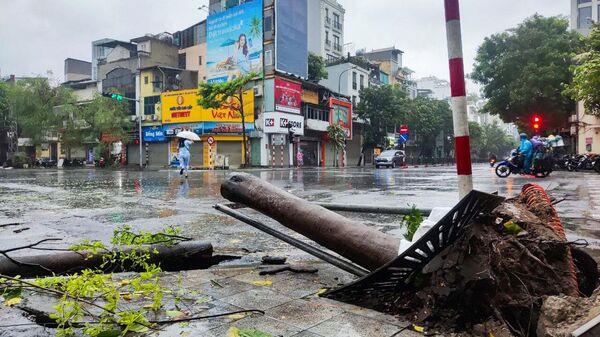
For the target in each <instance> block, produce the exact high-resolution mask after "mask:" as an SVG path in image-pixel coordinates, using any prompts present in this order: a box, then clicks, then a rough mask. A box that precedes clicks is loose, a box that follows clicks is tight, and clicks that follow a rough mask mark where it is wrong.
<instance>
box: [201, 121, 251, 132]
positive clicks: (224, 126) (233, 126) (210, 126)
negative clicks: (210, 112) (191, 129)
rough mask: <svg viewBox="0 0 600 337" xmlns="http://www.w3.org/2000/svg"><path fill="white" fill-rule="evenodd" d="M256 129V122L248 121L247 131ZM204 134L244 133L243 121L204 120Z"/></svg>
mask: <svg viewBox="0 0 600 337" xmlns="http://www.w3.org/2000/svg"><path fill="white" fill-rule="evenodd" d="M252 130H254V123H246V132H250V131H252ZM203 131H204V132H203V133H204V134H235V135H241V134H242V123H219V122H204V129H203Z"/></svg>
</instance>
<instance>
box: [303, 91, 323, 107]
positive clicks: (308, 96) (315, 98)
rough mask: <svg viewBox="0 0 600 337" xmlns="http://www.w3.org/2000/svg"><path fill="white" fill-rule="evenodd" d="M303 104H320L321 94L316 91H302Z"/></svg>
mask: <svg viewBox="0 0 600 337" xmlns="http://www.w3.org/2000/svg"><path fill="white" fill-rule="evenodd" d="M302 102H306V103H312V104H319V94H318V93H317V92H316V91H310V90H307V89H304V90H302Z"/></svg>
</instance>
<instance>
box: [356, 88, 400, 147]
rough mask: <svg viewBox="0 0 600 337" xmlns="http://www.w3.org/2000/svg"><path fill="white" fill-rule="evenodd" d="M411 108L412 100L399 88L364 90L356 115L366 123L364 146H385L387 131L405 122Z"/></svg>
mask: <svg viewBox="0 0 600 337" xmlns="http://www.w3.org/2000/svg"><path fill="white" fill-rule="evenodd" d="M410 108H411V102H410V99H409V98H408V95H407V93H406V92H405V91H404V90H402V88H401V87H399V86H396V85H384V86H381V87H374V86H373V87H368V88H364V89H362V90H361V91H360V102H359V103H358V106H357V107H356V115H357V117H358V118H361V119H363V120H365V121H366V125H365V135H364V137H365V140H364V144H365V145H371V146H384V145H385V144H386V140H385V139H386V137H387V130H388V129H392V128H393V127H394V126H395V125H396V124H400V123H401V122H402V121H403V120H405V119H406V118H407V115H408V114H409V112H410Z"/></svg>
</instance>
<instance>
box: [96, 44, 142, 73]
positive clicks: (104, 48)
mask: <svg viewBox="0 0 600 337" xmlns="http://www.w3.org/2000/svg"><path fill="white" fill-rule="evenodd" d="M117 47H121V48H125V49H129V50H132V51H133V50H135V45H134V44H132V43H129V42H125V41H119V40H115V39H108V38H106V39H100V40H96V41H93V42H92V80H95V81H97V80H98V62H99V61H100V60H104V59H106V57H107V56H108V54H110V53H111V52H112V51H113V49H115V48H117Z"/></svg>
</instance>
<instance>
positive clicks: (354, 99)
mask: <svg viewBox="0 0 600 337" xmlns="http://www.w3.org/2000/svg"><path fill="white" fill-rule="evenodd" d="M352 105H353V106H356V95H352Z"/></svg>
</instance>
